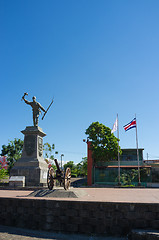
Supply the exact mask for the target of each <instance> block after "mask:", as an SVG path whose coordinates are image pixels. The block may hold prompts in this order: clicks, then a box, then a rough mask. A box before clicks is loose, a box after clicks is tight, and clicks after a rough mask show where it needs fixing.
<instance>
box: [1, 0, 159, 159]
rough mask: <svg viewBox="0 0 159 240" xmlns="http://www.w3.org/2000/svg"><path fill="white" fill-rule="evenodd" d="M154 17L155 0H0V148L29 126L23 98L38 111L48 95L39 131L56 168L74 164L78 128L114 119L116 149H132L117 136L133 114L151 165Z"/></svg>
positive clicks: (158, 114) (156, 131)
mask: <svg viewBox="0 0 159 240" xmlns="http://www.w3.org/2000/svg"><path fill="white" fill-rule="evenodd" d="M158 12H159V1H158V0H153V1H150V0H149V1H147V0H140V1H138V0H134V1H127V0H120V1H119V0H99V1H97V0H80V1H79V0H67V1H65V0H58V1H57V0H54V1H52V0H47V1H44V0H43V1H42V0H34V1H32V0H27V1H21V0H14V1H12V0H7V1H6V0H1V1H0V35H1V37H0V82H1V94H0V102H1V124H0V148H1V146H2V145H3V144H7V143H8V140H13V139H14V138H21V139H23V134H22V133H21V130H24V129H25V127H26V126H30V125H32V112H31V108H30V106H27V105H26V104H25V103H24V102H23V101H21V97H22V95H23V93H24V92H28V94H29V95H28V97H27V99H28V100H31V99H32V96H36V97H37V101H39V102H40V103H41V104H42V106H43V107H44V108H45V109H46V108H47V107H48V105H49V103H50V102H51V100H52V97H53V96H54V104H53V105H52V107H51V109H50V110H49V112H48V114H47V115H46V117H45V119H44V120H43V121H42V120H41V119H40V120H39V126H40V127H41V128H42V129H43V131H44V132H45V133H46V134H47V136H46V137H45V138H44V142H49V143H51V144H52V143H54V144H55V146H56V150H57V151H59V155H60V154H61V153H63V154H64V161H74V162H76V163H77V162H80V161H81V160H82V157H85V156H86V144H85V143H83V141H82V140H83V138H86V135H85V130H86V128H88V127H89V125H90V124H91V123H92V122H94V121H99V122H100V123H103V124H105V125H106V126H108V127H110V128H112V126H113V123H114V122H115V119H116V115H117V113H118V115H119V130H120V146H121V148H135V147H136V136H135V129H132V130H130V131H128V132H126V133H125V132H124V130H123V125H125V124H127V123H128V122H130V121H131V120H132V119H133V118H134V116H135V113H136V116H137V126H138V140H139V148H144V149H145V150H144V158H145V159H146V158H147V153H148V154H149V159H154V158H159V147H158V146H159V137H158V136H159V126H158V119H159V101H158V93H159V68H158V63H159V28H158V24H159V14H158ZM40 118H41V117H40Z"/></svg>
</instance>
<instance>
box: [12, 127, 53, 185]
mask: <svg viewBox="0 0 159 240" xmlns="http://www.w3.org/2000/svg"><path fill="white" fill-rule="evenodd" d="M22 133H23V134H24V135H25V137H24V146H23V152H22V157H21V158H20V159H19V160H18V161H17V162H16V163H15V165H14V167H13V168H12V169H11V172H10V175H11V176H25V186H47V171H48V165H47V163H46V162H45V160H44V158H43V137H44V136H46V134H45V133H44V132H43V131H42V129H41V128H40V127H32V126H31V127H26V129H25V130H24V131H22Z"/></svg>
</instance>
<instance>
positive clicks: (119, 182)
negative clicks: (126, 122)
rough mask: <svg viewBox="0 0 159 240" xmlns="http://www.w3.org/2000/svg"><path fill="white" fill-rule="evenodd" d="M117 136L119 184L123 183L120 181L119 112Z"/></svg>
mask: <svg viewBox="0 0 159 240" xmlns="http://www.w3.org/2000/svg"><path fill="white" fill-rule="evenodd" d="M117 137H118V185H121V182H120V155H119V120H118V114H117Z"/></svg>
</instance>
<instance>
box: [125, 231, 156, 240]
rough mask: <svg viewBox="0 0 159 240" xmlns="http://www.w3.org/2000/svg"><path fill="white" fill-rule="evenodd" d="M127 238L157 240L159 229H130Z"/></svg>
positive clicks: (132, 239)
mask: <svg viewBox="0 0 159 240" xmlns="http://www.w3.org/2000/svg"><path fill="white" fill-rule="evenodd" d="M128 239H129V240H157V239H158V240H159V231H157V230H138V229H137V230H132V231H131V233H130V235H129V237H128Z"/></svg>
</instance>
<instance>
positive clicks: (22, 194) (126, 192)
mask: <svg viewBox="0 0 159 240" xmlns="http://www.w3.org/2000/svg"><path fill="white" fill-rule="evenodd" d="M58 189H60V188H58ZM56 190H57V189H54V190H51V191H50V190H48V189H44V190H39V192H38V194H34V193H35V192H37V191H35V190H34V191H29V190H27V191H25V190H19V191H18V190H0V197H9V198H10V197H11V198H34V199H36V198H37V199H40V198H42V199H45V198H47V199H50V200H51V199H56V200H70V201H97V202H123V203H126V202H128V203H130V202H131V203H159V189H158V188H155V189H152V188H134V189H133V188H127V189H125V188H71V189H70V190H69V191H70V192H75V193H76V195H77V196H78V197H77V198H72V197H71V194H70V197H67V198H66V197H61V196H60V198H58V196H56V197H52V196H53V194H52V195H51V193H53V192H54V191H56ZM61 190H62V188H61ZM63 191H64V190H63ZM40 193H41V194H40ZM78 193H79V194H78Z"/></svg>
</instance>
